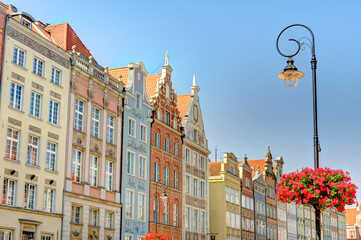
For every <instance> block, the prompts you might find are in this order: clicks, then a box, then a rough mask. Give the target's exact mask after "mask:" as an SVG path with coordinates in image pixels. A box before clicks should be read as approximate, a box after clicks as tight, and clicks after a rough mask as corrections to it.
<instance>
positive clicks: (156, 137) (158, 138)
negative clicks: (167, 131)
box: [154, 133, 160, 148]
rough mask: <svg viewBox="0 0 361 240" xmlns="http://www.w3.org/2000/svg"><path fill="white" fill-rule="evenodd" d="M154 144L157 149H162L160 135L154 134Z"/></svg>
mask: <svg viewBox="0 0 361 240" xmlns="http://www.w3.org/2000/svg"><path fill="white" fill-rule="evenodd" d="M154 143H155V146H156V147H158V148H160V133H155V134H154Z"/></svg>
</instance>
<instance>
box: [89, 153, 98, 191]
mask: <svg viewBox="0 0 361 240" xmlns="http://www.w3.org/2000/svg"><path fill="white" fill-rule="evenodd" d="M89 181H90V185H92V186H98V157H96V156H93V155H91V156H90V173H89Z"/></svg>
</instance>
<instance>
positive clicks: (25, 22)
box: [21, 17, 31, 29]
mask: <svg viewBox="0 0 361 240" xmlns="http://www.w3.org/2000/svg"><path fill="white" fill-rule="evenodd" d="M21 24H23V25H24V26H25V27H27V28H30V29H31V22H30V21H29V20H28V19H26V18H24V17H22V18H21Z"/></svg>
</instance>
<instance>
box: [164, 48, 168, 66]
mask: <svg viewBox="0 0 361 240" xmlns="http://www.w3.org/2000/svg"><path fill="white" fill-rule="evenodd" d="M168 62H169V51H167V53H166V54H165V64H164V65H169V64H168Z"/></svg>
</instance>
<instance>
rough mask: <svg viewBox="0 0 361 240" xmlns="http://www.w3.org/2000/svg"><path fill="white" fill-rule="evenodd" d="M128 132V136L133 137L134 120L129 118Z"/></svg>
mask: <svg viewBox="0 0 361 240" xmlns="http://www.w3.org/2000/svg"><path fill="white" fill-rule="evenodd" d="M128 134H129V136H132V137H135V121H134V120H133V119H131V118H129V120H128Z"/></svg>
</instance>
